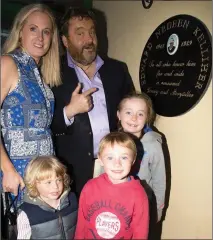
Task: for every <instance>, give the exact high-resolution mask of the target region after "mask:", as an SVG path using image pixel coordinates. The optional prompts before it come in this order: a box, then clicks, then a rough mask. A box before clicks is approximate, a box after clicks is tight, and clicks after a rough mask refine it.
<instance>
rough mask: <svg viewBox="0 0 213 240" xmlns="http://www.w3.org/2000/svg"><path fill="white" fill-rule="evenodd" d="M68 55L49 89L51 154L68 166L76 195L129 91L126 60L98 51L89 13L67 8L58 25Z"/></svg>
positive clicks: (90, 173) (113, 125) (129, 83)
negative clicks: (56, 82)
mask: <svg viewBox="0 0 213 240" xmlns="http://www.w3.org/2000/svg"><path fill="white" fill-rule="evenodd" d="M61 32H62V41H63V44H64V46H65V47H66V49H67V53H66V54H65V56H64V57H63V58H62V81H63V84H62V85H61V86H59V87H56V88H53V92H54V95H55V114H54V118H53V122H52V131H53V134H54V141H55V148H56V155H57V156H58V158H59V159H61V161H63V162H64V163H66V164H67V165H68V169H69V170H70V171H71V178H72V179H73V180H74V190H75V191H76V193H77V195H78V196H79V195H80V192H81V190H82V188H83V186H84V184H85V183H86V182H87V181H88V180H89V179H91V178H92V177H93V169H94V159H95V158H96V157H97V151H98V144H99V142H100V140H101V139H102V137H103V136H105V135H106V134H107V133H109V132H110V131H115V130H116V128H117V118H116V111H117V105H118V103H119V102H120V100H121V99H122V98H123V97H124V95H126V94H128V93H129V92H131V91H132V90H134V87H133V83H132V80H131V77H130V75H129V73H128V70H127V67H126V65H125V64H123V63H120V62H118V61H115V60H110V59H106V60H102V59H101V58H100V56H98V55H97V37H96V31H95V20H94V16H93V13H92V12H91V11H87V10H84V9H80V8H75V9H72V8H70V9H69V10H68V11H67V13H66V14H65V16H64V17H63V20H62V23H61Z"/></svg>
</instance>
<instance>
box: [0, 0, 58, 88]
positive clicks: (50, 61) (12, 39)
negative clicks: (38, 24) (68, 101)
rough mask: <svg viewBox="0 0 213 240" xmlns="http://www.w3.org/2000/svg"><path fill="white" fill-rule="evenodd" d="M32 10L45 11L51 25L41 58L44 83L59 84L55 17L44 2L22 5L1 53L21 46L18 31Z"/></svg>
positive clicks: (51, 85)
mask: <svg viewBox="0 0 213 240" xmlns="http://www.w3.org/2000/svg"><path fill="white" fill-rule="evenodd" d="M34 12H42V13H46V14H47V15H48V16H49V18H50V20H51V22H52V27H53V35H52V42H51V45H50V48H49V50H48V51H47V53H46V55H45V56H43V57H42V59H41V73H42V77H43V79H44V82H45V83H46V84H49V85H50V87H54V86H58V85H60V84H61V76H60V55H59V44H60V41H59V33H58V28H57V25H56V21H55V17H54V15H53V13H52V11H51V10H50V9H49V7H47V6H46V5H44V4H29V5H26V6H25V7H23V8H22V9H21V10H20V11H19V13H18V14H17V15H16V17H15V20H14V23H13V26H12V29H11V31H10V34H9V36H8V38H7V40H6V41H5V43H4V45H3V51H2V52H3V54H7V53H10V52H12V51H13V50H15V49H17V48H21V47H22V46H21V42H20V33H21V31H22V29H23V27H24V25H25V23H26V21H27V18H28V17H29V16H30V15H31V14H32V13H34Z"/></svg>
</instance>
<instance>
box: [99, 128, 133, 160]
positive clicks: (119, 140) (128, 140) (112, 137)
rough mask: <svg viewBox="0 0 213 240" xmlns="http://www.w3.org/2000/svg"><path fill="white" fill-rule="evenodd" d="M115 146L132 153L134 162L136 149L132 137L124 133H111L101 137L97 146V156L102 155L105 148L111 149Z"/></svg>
mask: <svg viewBox="0 0 213 240" xmlns="http://www.w3.org/2000/svg"><path fill="white" fill-rule="evenodd" d="M115 144H118V145H120V146H122V147H125V148H128V149H130V150H131V151H132V152H133V156H134V157H133V159H134V160H135V158H136V156H137V147H136V145H135V142H134V141H133V139H132V137H130V135H129V134H127V133H124V132H111V133H109V134H107V135H106V136H105V137H103V138H102V140H101V141H100V144H99V151H98V156H100V155H101V154H102V152H103V151H104V149H105V148H106V147H108V146H109V145H110V146H112V147H113V146H114V145H115Z"/></svg>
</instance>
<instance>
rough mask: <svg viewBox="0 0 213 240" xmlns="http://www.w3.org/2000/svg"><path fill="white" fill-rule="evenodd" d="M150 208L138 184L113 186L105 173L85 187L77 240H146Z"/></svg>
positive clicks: (80, 205) (130, 183)
mask: <svg viewBox="0 0 213 240" xmlns="http://www.w3.org/2000/svg"><path fill="white" fill-rule="evenodd" d="M148 225H149V206H148V200H147V195H146V193H145V191H144V189H143V187H142V186H141V184H140V182H139V181H138V180H135V179H134V178H133V177H131V180H130V181H128V182H124V183H120V184H113V183H111V181H110V180H109V179H108V176H107V175H106V174H105V173H104V174H102V175H100V176H99V177H97V178H94V179H91V180H90V181H88V182H87V184H86V185H85V186H84V188H83V190H82V192H81V196H80V203H79V212H78V222H77V227H76V233H75V239H104V238H105V239H147V236H148Z"/></svg>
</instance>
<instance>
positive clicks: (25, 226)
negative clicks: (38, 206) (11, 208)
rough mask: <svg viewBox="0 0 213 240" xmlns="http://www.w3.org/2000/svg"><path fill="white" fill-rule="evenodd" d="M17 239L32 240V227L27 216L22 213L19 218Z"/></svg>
mask: <svg viewBox="0 0 213 240" xmlns="http://www.w3.org/2000/svg"><path fill="white" fill-rule="evenodd" d="M17 230H18V237H17V239H30V238H31V227H30V222H29V219H28V217H27V214H26V213H25V212H24V211H21V212H20V213H19V215H18V217H17Z"/></svg>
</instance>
